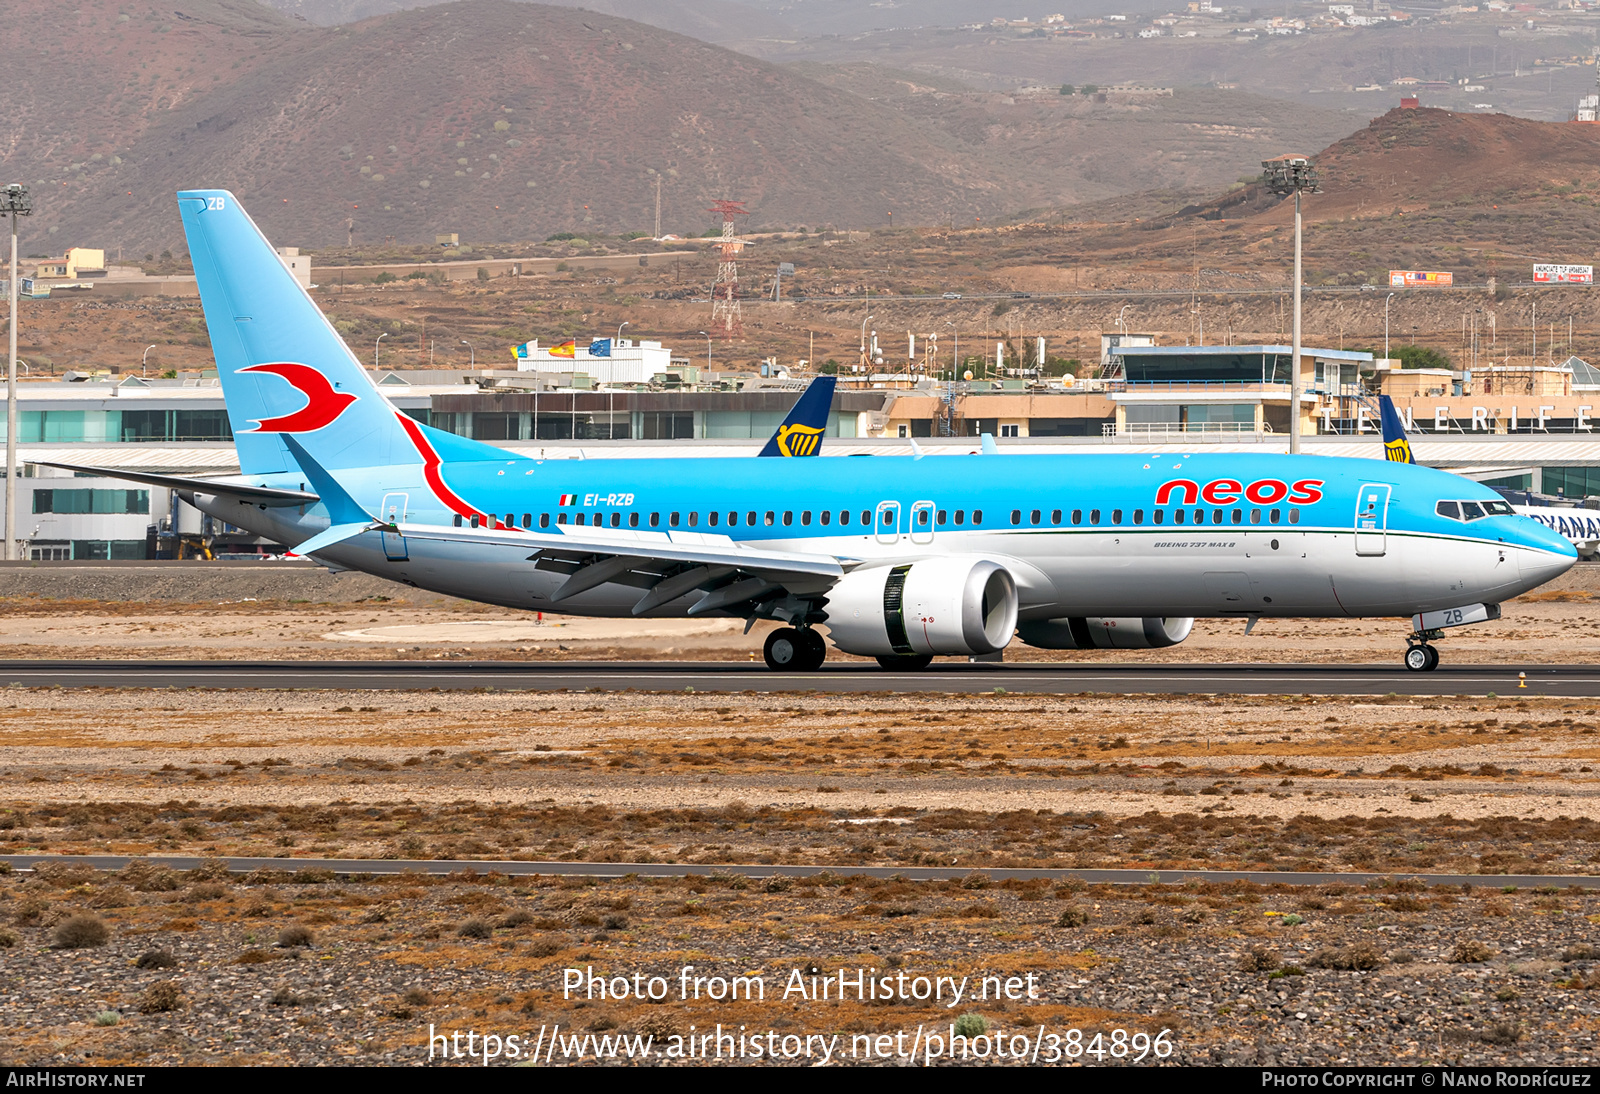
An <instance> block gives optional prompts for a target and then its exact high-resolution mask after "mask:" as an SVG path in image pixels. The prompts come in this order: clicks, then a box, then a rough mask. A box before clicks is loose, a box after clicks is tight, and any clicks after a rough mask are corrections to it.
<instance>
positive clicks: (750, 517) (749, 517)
mask: <svg viewBox="0 0 1600 1094" xmlns="http://www.w3.org/2000/svg"><path fill="white" fill-rule="evenodd" d="M732 515H733V514H731V513H730V514H729V516H732ZM744 522H745V523H746V524H748V525H749V526H750V527H752V528H754V527H755V526H756V515H755V514H754V513H751V512H746V513H745V515H744ZM730 523H737V521H732V522H730Z"/></svg>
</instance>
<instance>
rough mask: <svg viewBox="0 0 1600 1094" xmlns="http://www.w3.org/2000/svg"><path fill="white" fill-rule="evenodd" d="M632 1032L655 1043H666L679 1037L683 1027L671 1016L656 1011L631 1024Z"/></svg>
mask: <svg viewBox="0 0 1600 1094" xmlns="http://www.w3.org/2000/svg"><path fill="white" fill-rule="evenodd" d="M633 1032H634V1033H636V1034H639V1035H640V1036H643V1037H650V1038H653V1039H655V1040H657V1041H666V1040H668V1039H670V1038H672V1037H681V1036H682V1035H683V1027H682V1026H681V1025H679V1024H678V1020H677V1019H676V1018H674V1017H673V1016H672V1015H670V1014H665V1013H663V1012H661V1011H656V1012H654V1013H652V1014H647V1015H645V1016H644V1017H643V1018H641V1019H639V1020H638V1021H637V1022H635V1023H633Z"/></svg>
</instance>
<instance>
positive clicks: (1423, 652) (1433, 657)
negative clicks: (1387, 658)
mask: <svg viewBox="0 0 1600 1094" xmlns="http://www.w3.org/2000/svg"><path fill="white" fill-rule="evenodd" d="M1405 664H1406V668H1408V669H1410V670H1411V671H1412V672H1432V671H1433V670H1434V669H1436V668H1438V667H1439V651H1438V650H1436V649H1434V648H1433V647H1432V646H1430V645H1429V644H1428V643H1427V642H1426V641H1420V642H1412V643H1411V644H1410V645H1409V646H1407V647H1406V656H1405Z"/></svg>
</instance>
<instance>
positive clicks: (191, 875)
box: [186, 858, 232, 881]
mask: <svg viewBox="0 0 1600 1094" xmlns="http://www.w3.org/2000/svg"><path fill="white" fill-rule="evenodd" d="M186 876H187V877H188V879H189V880H190V881H227V880H228V879H229V877H231V876H232V875H231V874H230V873H229V871H228V861H227V859H220V858H214V859H209V860H207V861H205V862H202V863H201V864H200V865H199V866H196V867H195V868H194V869H193V870H190V871H189V872H188V874H187V875H186Z"/></svg>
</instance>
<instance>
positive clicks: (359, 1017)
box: [0, 869, 1600, 1065]
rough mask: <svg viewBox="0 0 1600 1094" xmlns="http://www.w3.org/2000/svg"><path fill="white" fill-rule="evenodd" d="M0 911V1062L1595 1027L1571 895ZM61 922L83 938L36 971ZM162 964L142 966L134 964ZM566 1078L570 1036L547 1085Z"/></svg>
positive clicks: (274, 884) (405, 886)
mask: <svg viewBox="0 0 1600 1094" xmlns="http://www.w3.org/2000/svg"><path fill="white" fill-rule="evenodd" d="M84 909H88V911H87V912H85V911H83V910H84ZM0 910H3V911H4V912H5V913H6V914H7V917H8V918H9V919H10V920H12V921H13V922H19V923H21V924H22V925H21V926H17V927H12V928H9V929H8V933H7V935H6V936H5V937H6V938H8V939H10V940H11V948H10V949H9V950H7V951H6V957H5V961H4V963H3V966H0V970H3V971H0V1003H3V1005H4V1007H5V1011H6V1013H7V1014H8V1015H10V1016H13V1017H12V1018H11V1019H10V1020H9V1021H8V1022H7V1023H6V1028H5V1030H4V1031H3V1032H0V1053H3V1055H4V1057H5V1059H6V1060H7V1061H8V1062H9V1063H12V1064H49V1063H54V1064H74V1063H82V1064H102V1065H109V1064H180V1063H181V1064H210V1063H232V1064H266V1063H294V1064H301V1065H308V1064H309V1065H327V1064H338V1063H354V1064H372V1063H396V1064H401V1063H404V1064H411V1063H423V1062H427V1056H428V1031H429V1028H430V1026H431V1027H432V1028H433V1029H434V1031H435V1032H436V1033H437V1032H440V1031H450V1030H459V1031H461V1032H462V1034H463V1040H462V1042H461V1043H462V1045H465V1043H466V1042H465V1039H464V1034H465V1032H466V1031H467V1030H468V1029H471V1030H474V1031H475V1032H476V1034H478V1035H482V1034H484V1033H491V1034H494V1035H496V1036H498V1037H500V1038H508V1037H509V1036H511V1035H513V1034H516V1035H520V1036H524V1037H526V1038H527V1039H528V1042H529V1043H530V1044H531V1043H532V1041H533V1040H534V1038H535V1037H536V1036H537V1034H538V1031H539V1029H540V1027H546V1028H548V1027H551V1026H555V1025H559V1026H560V1028H561V1030H562V1031H564V1032H566V1033H568V1034H569V1035H572V1036H583V1035H585V1034H588V1035H591V1036H598V1035H601V1034H604V1035H608V1036H613V1037H614V1036H618V1035H634V1034H649V1035H651V1036H652V1037H653V1038H654V1041H653V1048H652V1055H651V1061H652V1062H655V1063H664V1064H670V1063H674V1062H683V1061H681V1060H674V1059H671V1058H669V1057H668V1056H667V1055H666V1054H667V1052H669V1051H670V1049H671V1047H672V1040H671V1039H672V1037H673V1036H674V1035H676V1036H678V1037H680V1038H681V1037H683V1036H684V1035H686V1034H688V1033H689V1032H690V1031H691V1028H692V1029H694V1030H695V1031H707V1030H711V1029H713V1028H714V1027H715V1026H716V1025H717V1024H718V1023H721V1024H722V1026H723V1027H724V1028H725V1029H729V1030H733V1029H736V1028H737V1027H741V1026H742V1027H744V1028H745V1030H746V1033H747V1034H750V1035H755V1036H764V1035H765V1033H766V1031H769V1030H770V1031H773V1032H774V1033H775V1034H776V1035H777V1036H778V1037H779V1038H781V1037H785V1036H801V1037H804V1036H811V1037H817V1036H823V1037H833V1036H838V1037H839V1038H840V1039H841V1040H840V1042H838V1044H839V1045H841V1046H842V1047H840V1048H838V1049H836V1053H837V1056H838V1057H842V1058H843V1059H842V1062H845V1063H853V1064H864V1063H896V1062H903V1060H897V1059H896V1058H895V1056H896V1053H895V1052H894V1051H893V1050H891V1051H890V1052H889V1058H887V1059H883V1058H879V1059H868V1058H862V1057H863V1056H864V1055H869V1053H868V1051H867V1048H866V1045H867V1044H868V1042H864V1041H856V1040H853V1039H854V1038H856V1037H858V1036H862V1035H869V1034H870V1035H875V1036H876V1035H890V1040H888V1041H886V1042H882V1043H883V1044H885V1045H894V1044H895V1042H894V1039H893V1038H894V1035H895V1034H898V1033H901V1032H902V1031H903V1033H904V1040H903V1041H901V1042H900V1043H899V1044H900V1051H901V1052H904V1051H905V1050H906V1049H907V1048H908V1047H909V1045H910V1043H911V1042H912V1037H913V1031H914V1030H916V1029H917V1028H918V1027H921V1028H922V1030H923V1034H924V1036H925V1035H926V1034H927V1033H928V1032H930V1031H932V1030H939V1031H941V1032H945V1031H947V1030H948V1027H949V1025H950V1024H951V1023H952V1022H954V1021H956V1020H957V1019H958V1018H960V1017H961V1016H964V1015H968V1014H978V1015H981V1016H983V1018H984V1020H985V1024H986V1026H987V1029H988V1032H989V1034H990V1035H991V1036H994V1035H1004V1037H1005V1042H1004V1044H1005V1046H1006V1051H1014V1050H1015V1047H1016V1046H1019V1045H1021V1044H1022V1042H1019V1041H1013V1038H1017V1037H1024V1038H1028V1039H1030V1041H1031V1040H1033V1039H1036V1038H1038V1035H1039V1031H1040V1029H1041V1028H1042V1029H1043V1031H1044V1033H1045V1034H1046V1035H1047V1037H1048V1036H1054V1037H1056V1038H1058V1039H1059V1040H1057V1041H1056V1042H1054V1044H1055V1046H1056V1050H1057V1051H1060V1052H1065V1051H1067V1046H1069V1045H1072V1044H1074V1043H1076V1044H1078V1045H1088V1046H1090V1049H1091V1052H1092V1051H1093V1045H1094V1040H1093V1039H1094V1037H1095V1035H1096V1034H1097V1033H1098V1034H1100V1035H1101V1037H1102V1040H1101V1042H1100V1044H1101V1046H1102V1047H1105V1046H1108V1045H1110V1044H1111V1040H1110V1039H1111V1038H1113V1037H1114V1031H1115V1030H1118V1029H1121V1030H1124V1031H1126V1032H1127V1033H1128V1034H1129V1035H1132V1034H1136V1033H1142V1034H1144V1036H1145V1038H1147V1039H1148V1038H1153V1037H1155V1036H1156V1035H1158V1034H1160V1033H1161V1032H1162V1031H1163V1030H1166V1031H1169V1032H1168V1035H1167V1038H1166V1039H1165V1041H1164V1044H1163V1047H1166V1046H1170V1048H1171V1054H1170V1055H1169V1056H1167V1057H1166V1058H1165V1059H1164V1060H1158V1059H1156V1058H1155V1057H1154V1056H1153V1055H1150V1056H1148V1057H1147V1058H1146V1060H1145V1061H1144V1063H1146V1064H1155V1063H1168V1064H1213V1063H1222V1064H1285V1065H1287V1064H1318V1065H1326V1064H1352V1065H1355V1064H1363V1065H1371V1064H1379V1065H1382V1064H1395V1063H1405V1064H1463V1065H1489V1064H1495V1065H1502V1064H1510V1065H1535V1064H1538V1065H1550V1064H1587V1063H1590V1062H1592V1061H1593V1060H1594V1059H1595V1058H1596V1043H1595V1038H1596V1025H1597V1022H1596V1017H1597V1010H1600V1007H1597V996H1596V993H1595V991H1593V990H1592V988H1593V987H1594V985H1595V984H1596V983H1600V972H1597V964H1600V963H1597V961H1596V958H1597V957H1600V949H1596V948H1595V947H1594V946H1592V945H1590V944H1589V943H1588V941H1587V940H1588V939H1590V938H1592V937H1593V926H1592V922H1591V921H1592V920H1593V919H1594V918H1595V913H1597V912H1600V896H1597V895H1593V894H1583V893H1578V892H1571V891H1569V892H1561V891H1555V890H1551V891H1544V890H1539V891H1535V892H1528V891H1523V892H1511V893H1506V892H1502V891H1500V890H1499V889H1496V888H1493V887H1478V888H1473V889H1471V890H1467V891H1463V890H1460V889H1454V890H1449V891H1428V890H1426V889H1425V887H1422V886H1418V885H1415V884H1411V885H1406V884H1400V885H1394V886H1390V887H1386V888H1354V887H1347V886H1327V887H1321V888H1317V889H1300V890H1291V889H1287V888H1262V887H1257V886H1250V885H1228V886H1217V885H1198V884H1195V885H1187V886H1182V887H1170V886H1169V887H1162V886H1148V887H1142V888H1132V889H1122V890H1113V889H1111V888H1109V887H1084V886H1063V887H1058V888H1054V889H1052V888H1049V887H1047V886H1045V885H1042V884H1005V885H999V886H986V885H983V884H982V883H981V882H978V881H976V880H975V879H969V880H968V881H966V882H950V883H927V884H921V883H919V884H913V883H907V882H904V881H882V882H871V881H856V880H849V881H847V880H846V879H842V878H824V879H821V880H820V882H818V883H816V884H812V883H809V882H797V883H793V884H789V883H787V882H777V883H765V884H763V883H747V882H745V881H742V880H739V879H734V878H729V877H718V876H716V875H714V874H709V873H708V876H706V877H703V878H687V879H682V880H671V881H658V882H647V881H643V880H638V879H623V880H620V881H614V882H604V883H588V882H584V881H565V882H561V881H556V880H536V881H532V882H519V883H512V882H510V881H508V880H507V879H505V878H497V877H493V876H489V877H484V878H467V877H459V876H458V877H452V878H449V879H442V880H438V881H430V880H427V879H421V878H404V877H402V878H398V879H391V880H386V881H361V880H353V881H349V882H335V881H333V880H332V879H329V878H326V877H323V876H318V875H313V876H302V875H288V874H281V875H277V876H272V875H260V876H254V877H251V878H248V879H245V880H243V881H237V880H228V879H226V878H224V877H221V876H220V875H216V874H211V873H210V872H208V871H204V870H202V871H198V872H197V875H187V876H185V875H173V874H169V873H166V872H164V871H160V870H156V871H151V870H149V869H145V870H143V871H139V870H131V871H125V872H124V874H123V875H121V876H114V875H93V874H91V873H89V872H88V871H83V870H56V871H55V872H54V873H53V874H49V875H47V876H45V877H37V878H24V877H22V876H20V875H11V876H9V877H4V878H0ZM74 914H77V915H79V916H80V917H81V916H82V915H84V914H88V915H91V916H94V917H95V918H96V919H97V920H99V921H101V922H103V923H104V924H105V925H107V926H108V928H109V939H108V940H107V941H106V942H105V943H104V944H103V945H97V946H85V947H84V948H64V947H63V946H62V945H60V944H59V940H60V939H61V938H62V935H61V933H60V932H61V931H62V929H63V924H67V923H70V922H74V920H72V918H71V917H72V915H74ZM76 922H79V923H80V933H81V922H82V921H81V919H79V920H77V921H76ZM296 931H298V932H299V937H298V938H297V937H295V935H294V933H293V932H296ZM70 937H77V936H76V935H72V936H70ZM299 943H304V944H299ZM161 951H164V952H165V953H166V954H167V955H168V959H170V960H171V961H172V964H171V965H170V967H149V968H142V967H140V962H141V955H145V954H150V953H153V952H161ZM143 961H144V963H145V964H146V965H148V964H150V963H151V961H150V958H148V957H145V958H144V959H143ZM684 966H693V968H694V971H693V974H692V975H694V976H699V977H704V978H707V982H706V984H705V986H704V987H703V988H702V991H703V992H704V993H705V994H704V995H703V996H702V997H701V998H699V999H695V998H692V995H693V992H692V991H691V992H690V993H689V994H690V995H691V997H690V998H688V999H684V998H682V997H681V996H682V994H683V986H684V982H683V981H682V980H681V976H682V970H683V968H684ZM568 969H572V970H576V972H575V973H574V974H573V975H579V976H581V975H582V974H583V973H584V972H586V971H589V970H592V971H593V972H594V973H595V974H596V975H600V976H603V977H606V978H612V977H617V976H623V977H627V978H630V980H631V978H632V977H633V976H634V974H636V973H638V974H642V975H643V977H644V979H643V980H642V981H641V983H648V978H649V977H651V976H660V977H662V978H663V980H662V982H661V985H660V989H659V990H660V992H661V994H662V995H663V996H665V998H663V999H662V1000H661V1001H660V1002H648V1001H646V1002H642V1003H641V1002H638V1001H635V1000H634V999H626V1000H622V1001H618V1000H616V999H614V998H601V999H591V998H587V997H586V993H585V992H584V991H583V990H582V989H581V988H580V989H578V990H577V991H576V992H575V993H567V992H564V990H563V988H564V985H566V984H567V983H568V981H567V979H566V977H567V975H568V974H567V973H566V971H565V970H568ZM840 969H844V970H848V973H849V975H850V976H852V977H854V976H856V975H858V974H857V973H856V971H855V970H857V969H869V970H870V969H876V970H877V973H876V974H874V979H877V978H879V977H883V976H893V977H898V976H899V975H900V974H901V973H904V974H905V975H906V977H907V978H908V979H907V981H906V987H905V991H907V992H911V991H915V990H917V988H916V984H915V978H916V977H918V976H922V977H951V978H954V979H955V981H956V982H958V983H959V982H960V981H961V978H963V977H965V978H967V980H966V985H967V987H966V989H965V994H964V995H963V997H962V998H961V999H960V1000H959V1001H956V1000H955V999H954V998H953V997H952V996H951V995H950V994H949V993H948V992H947V994H946V995H945V997H944V1000H943V1001H942V1002H933V1001H928V1002H918V1001H916V1000H915V999H909V1000H905V999H901V1000H885V999H880V1000H876V1001H874V1000H870V999H868V1000H865V1001H862V1000H860V999H859V998H858V997H857V996H856V994H855V992H854V990H853V989H854V985H853V982H852V983H851V985H850V988H851V990H850V991H847V993H846V998H845V999H844V1000H842V1001H841V1000H839V999H838V998H837V996H836V993H832V992H830V995H829V997H828V998H816V997H814V996H812V994H811V991H812V989H813V988H814V987H816V986H817V985H818V982H819V979H821V978H826V977H828V976H830V975H834V974H837V972H838V971H839V970H840ZM813 970H814V971H813ZM737 976H743V977H760V978H761V979H762V982H763V990H764V993H765V995H764V998H762V999H759V1000H745V999H739V1000H737V1001H731V1000H726V999H724V1000H723V1001H720V1002H719V1001H715V1000H713V999H711V998H709V997H708V996H709V995H710V994H711V993H712V992H714V991H715V990H716V989H715V986H714V984H712V983H711V979H710V978H715V977H722V978H725V979H731V978H733V977H737ZM797 976H798V979H796V977H797ZM986 976H988V977H1002V978H1011V977H1015V978H1016V979H1015V980H1014V981H1013V982H1012V983H1013V989H1012V993H1013V995H1014V996H1016V998H1014V999H1012V1000H1006V999H1004V998H998V999H997V998H988V999H984V998H980V997H979V995H980V991H982V990H983V989H984V985H983V978H984V977H986ZM814 978H817V979H814ZM578 982H579V983H582V982H583V981H578ZM613 983H615V981H613ZM1030 983H1031V991H1032V998H1029V990H1030ZM162 984H169V985H172V987H171V988H162V987H160V986H159V985H162ZM797 984H798V985H800V986H801V987H803V988H805V989H806V990H805V993H804V994H803V995H802V994H798V993H797V992H796V991H795V990H794V988H795V986H796V985H797ZM786 988H787V989H789V992H788V994H787V996H786V995H785V989H786ZM890 990H892V989H890ZM163 992H165V993H166V998H165V999H163V998H162V993H163ZM988 993H989V994H991V995H994V996H999V995H1003V993H1004V982H1003V980H1002V981H999V982H992V984H991V985H990V986H988ZM952 1004H953V1005H952ZM167 1006H171V1007H172V1008H173V1009H160V1008H163V1007H167ZM967 1021H969V1022H970V1021H971V1020H970V1019H968V1020H967ZM1073 1030H1077V1031H1080V1032H1079V1034H1078V1035H1077V1040H1076V1042H1074V1035H1073V1034H1072V1032H1071V1031H1073ZM564 1043H565V1042H564ZM1045 1044H1046V1051H1047V1053H1048V1051H1049V1045H1050V1042H1048V1041H1046V1042H1045ZM923 1045H924V1049H923V1051H924V1052H926V1051H927V1042H926V1041H924V1042H923ZM852 1046H854V1049H855V1051H854V1054H853V1055H852ZM988 1050H989V1051H992V1048H991V1049H988ZM595 1056H596V1052H595V1045H594V1042H593V1041H592V1040H591V1041H590V1042H589V1043H588V1045H587V1046H585V1050H580V1051H572V1052H570V1056H569V1055H565V1054H563V1053H562V1052H558V1053H557V1054H556V1059H555V1061H554V1062H556V1063H558V1064H559V1063H570V1064H578V1063H591V1064H592V1063H595V1062H597V1060H596V1059H595ZM450 1062H456V1061H454V1060H452V1061H450ZM462 1062H465V1061H462ZM501 1062H506V1061H501ZM693 1062H695V1063H699V1062H701V1061H699V1060H696V1061H693ZM919 1062H920V1061H919ZM935 1062H952V1061H950V1060H948V1059H946V1060H943V1061H937V1060H936V1061H935ZM968 1062H979V1061H974V1060H969V1061H968ZM988 1062H990V1063H993V1062H995V1061H994V1060H993V1059H992V1058H991V1059H990V1060H989V1061H988ZM1079 1062H1088V1063H1094V1062H1096V1061H1095V1060H1093V1059H1084V1058H1083V1057H1079ZM1105 1062H1107V1063H1129V1062H1131V1061H1114V1060H1107V1061H1105Z"/></svg>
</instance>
